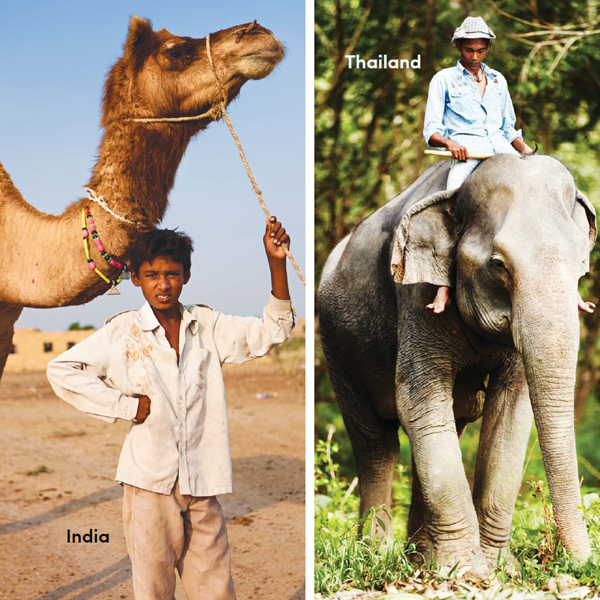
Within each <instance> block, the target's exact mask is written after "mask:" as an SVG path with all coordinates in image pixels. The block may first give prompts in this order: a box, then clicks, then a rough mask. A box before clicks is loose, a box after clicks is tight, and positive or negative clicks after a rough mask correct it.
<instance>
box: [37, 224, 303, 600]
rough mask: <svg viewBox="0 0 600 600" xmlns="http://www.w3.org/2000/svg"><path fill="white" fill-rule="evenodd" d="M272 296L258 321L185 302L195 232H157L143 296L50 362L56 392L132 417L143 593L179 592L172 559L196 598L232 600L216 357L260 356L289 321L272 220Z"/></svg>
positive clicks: (225, 446)
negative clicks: (135, 307) (222, 503)
mask: <svg viewBox="0 0 600 600" xmlns="http://www.w3.org/2000/svg"><path fill="white" fill-rule="evenodd" d="M263 240H264V245H265V251H266V254H267V259H268V262H269V269H270V272H271V285H272V293H271V296H270V298H269V301H268V303H267V306H266V307H265V309H264V312H263V319H258V318H253V317H233V316H227V315H223V314H221V313H218V312H214V311H213V310H212V309H211V308H209V307H207V306H205V305H199V306H185V307H184V306H183V305H181V304H180V303H179V296H180V295H181V292H182V289H183V286H184V285H185V284H186V283H187V282H188V281H189V278H190V269H191V259H190V257H191V252H192V250H193V248H192V241H191V240H190V238H188V237H187V236H186V235H185V234H182V233H177V232H175V231H170V230H155V231H151V232H149V233H148V234H145V235H144V236H143V237H142V238H141V239H140V241H139V242H138V243H137V244H136V246H135V247H134V248H133V250H132V252H131V269H132V281H133V283H134V284H135V285H136V286H138V287H141V288H142V293H143V295H144V298H145V299H146V303H145V304H144V306H142V308H141V309H139V310H134V311H128V312H125V313H120V314H118V315H116V316H114V317H112V318H110V319H108V320H107V321H106V323H105V325H104V327H102V329H99V330H98V331H97V332H95V333H94V334H93V335H91V336H90V337H89V338H87V339H85V340H84V341H82V342H80V343H79V344H77V345H76V346H74V347H73V348H71V349H69V350H67V351H66V352H64V353H63V354H61V355H60V356H59V357H57V358H56V359H54V360H53V361H52V362H51V363H50V364H49V365H48V372H47V374H48V379H49V381H50V384H51V385H52V388H53V389H54V391H55V392H56V394H57V395H58V396H59V397H60V398H62V399H63V400H66V401H67V402H69V403H70V404H73V405H74V406H75V407H76V408H78V409H79V410H82V411H83V412H86V413H88V414H90V415H93V416H95V417H98V418H100V419H103V420H107V421H110V422H114V421H116V420H117V419H124V420H129V421H132V422H133V425H132V426H131V428H130V430H129V432H128V433H127V437H126V438H125V443H124V444H123V449H122V451H121V456H120V459H119V466H118V469H117V476H116V479H117V481H120V482H121V483H122V484H123V485H124V498H123V524H124V529H125V539H126V542H127V550H128V552H129V556H130V558H131V562H132V566H133V568H132V576H133V587H134V594H135V597H136V599H137V600H173V598H174V593H175V568H177V570H178V571H179V574H180V576H181V580H182V582H183V586H184V589H185V591H186V594H187V596H188V598H189V600H200V599H201V598H210V599H211V600H234V599H235V597H236V596H235V590H234V586H233V580H232V578H231V562H230V555H229V544H228V541H227V531H226V528H225V520H224V518H223V513H222V511H221V507H220V505H219V503H218V501H217V499H216V497H215V496H216V495H217V494H225V493H231V492H232V491H233V488H232V470H231V457H230V453H229V437H228V430H227V414H226V405H225V390H224V385H223V375H222V371H221V366H222V364H223V363H225V362H227V363H241V362H245V361H247V360H251V359H253V358H257V357H260V356H263V355H265V354H266V353H267V352H268V351H269V350H270V349H271V348H272V347H273V346H275V345H277V344H280V343H281V342H283V341H284V340H285V339H287V337H288V336H289V334H290V332H291V329H292V327H293V325H294V321H293V310H292V306H291V301H290V296H289V290H288V284H287V273H286V262H285V254H284V251H283V248H281V246H282V244H286V245H288V246H289V243H290V238H289V235H288V234H287V233H286V232H285V229H284V228H283V227H282V226H281V223H279V222H278V221H277V219H276V218H275V217H271V219H270V220H269V222H268V223H267V231H266V232H265V235H264V238H263Z"/></svg>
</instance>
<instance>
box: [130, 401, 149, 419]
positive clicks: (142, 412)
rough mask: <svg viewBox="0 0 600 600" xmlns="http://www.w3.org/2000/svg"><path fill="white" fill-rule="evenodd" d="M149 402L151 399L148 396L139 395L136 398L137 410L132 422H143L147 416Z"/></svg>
mask: <svg viewBox="0 0 600 600" xmlns="http://www.w3.org/2000/svg"><path fill="white" fill-rule="evenodd" d="M150 404H152V401H151V400H150V398H148V396H140V397H139V398H138V410H137V414H136V415H135V419H134V420H133V421H134V423H143V422H144V421H145V420H146V419H147V418H148V415H149V414H150Z"/></svg>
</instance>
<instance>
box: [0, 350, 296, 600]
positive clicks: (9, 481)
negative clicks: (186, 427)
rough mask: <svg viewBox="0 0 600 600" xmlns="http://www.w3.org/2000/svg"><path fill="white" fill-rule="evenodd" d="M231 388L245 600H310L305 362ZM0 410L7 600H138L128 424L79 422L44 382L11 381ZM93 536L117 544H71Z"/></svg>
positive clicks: (4, 385) (265, 364)
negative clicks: (125, 517) (126, 480)
mask: <svg viewBox="0 0 600 600" xmlns="http://www.w3.org/2000/svg"><path fill="white" fill-rule="evenodd" d="M225 382H226V388H227V398H228V406H229V421H230V435H231V450H232V457H233V465H234V482H235V493H234V494H233V495H226V496H221V497H220V498H219V499H220V501H221V503H222V505H223V509H224V512H225V515H226V518H227V528H228V532H229V540H230V544H231V548H232V561H233V576H234V580H235V583H236V589H237V593H238V598H239V600H251V599H257V600H258V599H260V600H270V599H273V600H300V599H303V598H304V595H305V592H304V583H303V582H304V553H305V547H304V469H305V464H304V365H303V359H302V357H301V354H300V353H299V352H296V353H294V356H293V357H292V356H289V357H288V358H286V359H281V358H279V359H273V358H272V357H267V358H264V359H261V360H259V361H254V362H252V363H247V364H245V365H240V366H235V367H231V368H227V369H226V371H225ZM257 394H272V397H270V398H264V397H263V398H257V397H256V395H257ZM0 410H1V413H0V414H1V415H2V419H1V421H0V432H1V434H0V481H1V482H2V485H1V486H0V599H2V600H87V599H92V598H93V599H94V600H108V599H122V598H127V599H133V588H132V584H131V571H130V562H129V558H128V556H127V551H126V548H125V539H124V537H123V531H122V522H121V497H122V488H121V487H120V486H119V485H118V484H117V483H116V482H115V481H114V474H115V471H116V465H117V460H118V456H119V451H120V448H121V444H122V441H123V438H124V435H125V432H126V431H127V428H128V424H127V423H117V424H115V425H109V424H106V423H103V422H101V421H98V420H96V419H93V418H91V417H88V416H86V415H84V414H83V413H80V412H78V411H77V410H76V409H74V408H73V407H71V406H70V405H68V404H66V403H65V402H62V401H61V400H58V399H57V398H56V396H55V395H54V394H53V392H52V390H51V388H50V386H49V385H48V383H47V381H46V378H45V375H44V374H43V373H37V372H34V373H23V374H16V373H5V375H4V377H3V379H2V382H1V383H0ZM45 469H47V472H38V471H45ZM90 529H92V530H95V529H96V530H97V533H98V534H100V533H107V534H109V540H110V541H109V543H108V544H106V543H88V544H83V543H82V544H72V543H71V544H68V543H67V530H70V531H71V532H78V533H88V532H89V531H90ZM176 599H177V600H184V599H185V593H184V592H183V589H182V588H181V585H180V583H179V582H178V588H177V593H176ZM207 600H208V599H207Z"/></svg>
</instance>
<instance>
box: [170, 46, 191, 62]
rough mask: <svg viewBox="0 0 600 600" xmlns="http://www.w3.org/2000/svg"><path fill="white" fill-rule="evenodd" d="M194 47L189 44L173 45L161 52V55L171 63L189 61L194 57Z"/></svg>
mask: <svg viewBox="0 0 600 600" xmlns="http://www.w3.org/2000/svg"><path fill="white" fill-rule="evenodd" d="M194 53H195V46H194V44H191V43H179V44H173V45H172V46H169V47H168V48H165V49H164V50H163V54H164V55H165V56H166V57H167V58H169V59H170V60H173V61H182V60H183V61H189V60H191V59H192V58H193V57H194Z"/></svg>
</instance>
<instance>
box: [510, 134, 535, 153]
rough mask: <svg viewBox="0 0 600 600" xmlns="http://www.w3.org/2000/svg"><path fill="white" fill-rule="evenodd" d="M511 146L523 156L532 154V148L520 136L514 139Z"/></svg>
mask: <svg viewBox="0 0 600 600" xmlns="http://www.w3.org/2000/svg"><path fill="white" fill-rule="evenodd" d="M512 147H513V148H514V149H515V150H516V151H517V152H520V153H521V154H522V155H523V156H529V155H530V154H533V150H532V149H531V148H530V147H529V146H528V145H527V144H526V143H525V142H524V141H523V140H522V139H521V138H516V139H514V140H513V142H512Z"/></svg>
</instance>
